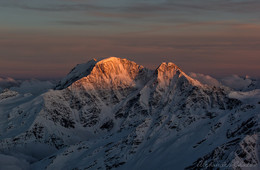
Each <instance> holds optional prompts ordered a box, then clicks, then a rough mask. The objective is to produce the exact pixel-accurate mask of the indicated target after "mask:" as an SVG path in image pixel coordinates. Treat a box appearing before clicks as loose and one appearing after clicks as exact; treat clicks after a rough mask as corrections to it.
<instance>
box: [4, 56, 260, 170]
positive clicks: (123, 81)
mask: <svg viewBox="0 0 260 170" xmlns="http://www.w3.org/2000/svg"><path fill="white" fill-rule="evenodd" d="M189 75H190V76H188V75H187V74H185V73H184V72H183V71H182V70H181V69H180V68H179V67H178V66H176V65H175V64H173V63H162V64H161V65H159V66H158V68H156V69H155V70H150V69H147V68H144V67H143V66H141V65H138V64H136V63H135V62H132V61H129V60H127V59H121V58H116V57H111V58H107V59H104V60H100V61H97V60H91V61H89V62H87V63H85V64H80V65H77V66H76V67H75V68H74V69H72V71H71V72H70V73H69V74H68V75H67V76H66V77H65V78H63V79H62V80H61V81H60V82H59V83H58V84H56V85H53V84H52V83H50V82H44V83H39V82H38V84H37V83H29V82H27V85H23V86H18V87H12V88H8V89H5V90H2V93H0V158H1V159H0V167H3V168H4V169H8V168H10V167H11V168H13V169H16V168H20V169H55V170H56V169H131V170H132V169H149V170H150V169H208V168H212V169H218V168H226V169H246V168H251V169H259V168H260V164H259V161H260V159H259V156H260V154H259V153H260V150H259V144H260V142H259V132H260V126H259V119H260V89H259V84H258V81H257V80H254V79H250V78H248V77H246V78H245V79H244V80H246V81H247V79H248V81H247V82H246V83H248V84H246V83H245V84H244V86H243V87H242V86H241V87H240V86H239V85H238V84H237V87H234V86H233V87H234V88H230V87H227V86H226V85H227V84H228V83H229V85H231V81H230V79H226V81H225V80H224V79H223V80H222V81H218V80H216V79H213V78H212V77H207V76H205V75H202V74H195V73H191V74H189ZM192 77H193V78H192ZM233 78H237V82H238V80H239V81H240V79H239V78H240V77H234V76H233ZM196 79H198V80H200V81H198V80H196ZM249 80H250V82H249ZM32 84H33V85H32ZM26 87H31V88H29V89H28V88H26ZM37 87H38V88H37ZM48 89H49V90H48ZM236 90H237V91H236ZM30 91H32V92H31V93H30ZM0 169H1V168H0Z"/></svg>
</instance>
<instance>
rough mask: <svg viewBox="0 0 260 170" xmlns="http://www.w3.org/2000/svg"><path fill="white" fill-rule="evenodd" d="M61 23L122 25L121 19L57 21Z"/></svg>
mask: <svg viewBox="0 0 260 170" xmlns="http://www.w3.org/2000/svg"><path fill="white" fill-rule="evenodd" d="M56 23H58V24H61V25H75V26H86V25H88V26H99V25H113V26H114V25H120V24H122V22H119V21H107V20H102V21H101V20H92V21H56Z"/></svg>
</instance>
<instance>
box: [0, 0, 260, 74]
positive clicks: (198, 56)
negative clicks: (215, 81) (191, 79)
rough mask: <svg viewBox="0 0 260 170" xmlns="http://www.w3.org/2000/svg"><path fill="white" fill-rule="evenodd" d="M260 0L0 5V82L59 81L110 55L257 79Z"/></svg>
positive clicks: (11, 1) (66, 0)
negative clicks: (5, 79)
mask: <svg viewBox="0 0 260 170" xmlns="http://www.w3.org/2000/svg"><path fill="white" fill-rule="evenodd" d="M259 9H260V1H259V0H185V1H184V0H44V1H43V0H33V1H32V0H22V1H21V0H8V1H7V0H0V77H13V78H39V79H48V78H54V79H55V78H61V77H63V76H65V75H66V74H67V73H68V72H69V71H70V70H71V69H72V68H73V67H74V66H75V65H76V64H79V63H84V62H87V61H88V60H90V59H92V58H97V59H101V58H106V57H109V56H116V57H122V58H127V59H130V60H133V61H135V62H136V63H138V64H141V65H143V66H146V67H149V68H156V67H157V66H158V65H159V64H160V63H161V62H164V61H166V62H173V63H175V64H177V65H178V66H179V67H180V68H182V70H183V71H184V72H197V73H203V74H209V75H212V76H215V77H221V76H226V75H231V74H237V75H242V76H245V75H250V76H253V77H260V10H259Z"/></svg>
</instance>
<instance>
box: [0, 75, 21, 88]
mask: <svg viewBox="0 0 260 170" xmlns="http://www.w3.org/2000/svg"><path fill="white" fill-rule="evenodd" d="M19 84H20V81H17V80H14V79H13V78H10V77H7V78H1V77H0V91H1V90H3V89H5V88H10V87H12V86H18V85H19Z"/></svg>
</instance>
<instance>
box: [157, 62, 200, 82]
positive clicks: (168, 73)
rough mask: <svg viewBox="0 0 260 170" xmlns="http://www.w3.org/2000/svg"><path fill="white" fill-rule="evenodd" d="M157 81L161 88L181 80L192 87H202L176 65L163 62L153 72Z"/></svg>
mask: <svg viewBox="0 0 260 170" xmlns="http://www.w3.org/2000/svg"><path fill="white" fill-rule="evenodd" d="M155 73H156V74H157V80H158V82H159V83H160V84H161V86H169V85H170V82H173V81H177V79H179V78H181V79H183V80H187V81H188V82H189V83H191V84H192V85H196V86H202V84H201V83H200V82H199V81H197V80H194V79H192V78H191V77H189V76H188V75H186V74H185V73H184V72H183V71H182V70H181V69H180V68H179V67H178V66H177V65H176V64H174V63H172V62H169V63H166V62H163V63H162V64H161V65H160V66H159V67H158V68H157V69H156V71H155Z"/></svg>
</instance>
